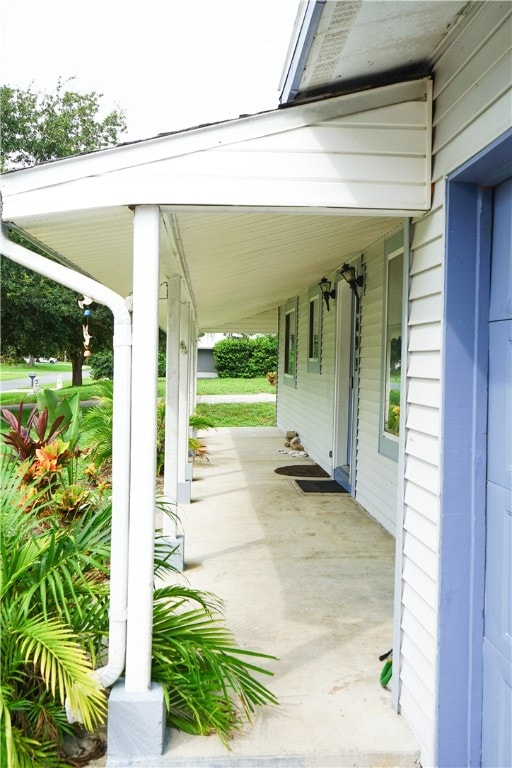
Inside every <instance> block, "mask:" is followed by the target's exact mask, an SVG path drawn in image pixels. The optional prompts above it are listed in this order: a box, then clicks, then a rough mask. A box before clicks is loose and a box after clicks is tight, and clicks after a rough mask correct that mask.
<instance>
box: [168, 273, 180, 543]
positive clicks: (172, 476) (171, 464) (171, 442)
mask: <svg viewBox="0 0 512 768" xmlns="http://www.w3.org/2000/svg"><path fill="white" fill-rule="evenodd" d="M180 325H181V277H179V276H178V275H175V276H173V277H171V278H170V279H169V281H168V289H167V344H166V372H165V471H164V494H165V496H166V498H168V499H169V500H171V501H173V502H177V500H178V460H179V459H178V430H179V424H178V414H179V406H180V402H179V375H180V339H181V336H180ZM169 522H170V521H169V520H168V519H167V520H164V532H165V533H166V534H170V535H174V534H175V530H174V527H171V526H169Z"/></svg>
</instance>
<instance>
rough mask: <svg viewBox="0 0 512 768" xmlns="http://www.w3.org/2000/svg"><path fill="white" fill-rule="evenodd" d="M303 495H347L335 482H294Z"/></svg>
mask: <svg viewBox="0 0 512 768" xmlns="http://www.w3.org/2000/svg"><path fill="white" fill-rule="evenodd" d="M294 482H295V484H296V485H298V486H299V488H300V490H301V491H303V493H348V491H346V490H345V488H342V487H341V485H339V484H338V483H337V482H336V480H294Z"/></svg>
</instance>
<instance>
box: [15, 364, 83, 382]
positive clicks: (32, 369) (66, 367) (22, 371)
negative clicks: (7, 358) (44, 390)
mask: <svg viewBox="0 0 512 768" xmlns="http://www.w3.org/2000/svg"><path fill="white" fill-rule="evenodd" d="M70 370H71V363H53V364H52V363H34V365H27V364H26V363H22V364H20V365H1V366H0V381H11V379H24V378H26V379H27V381H28V380H29V378H28V375H29V373H35V374H39V373H55V374H58V373H61V372H62V371H65V372H67V371H70Z"/></svg>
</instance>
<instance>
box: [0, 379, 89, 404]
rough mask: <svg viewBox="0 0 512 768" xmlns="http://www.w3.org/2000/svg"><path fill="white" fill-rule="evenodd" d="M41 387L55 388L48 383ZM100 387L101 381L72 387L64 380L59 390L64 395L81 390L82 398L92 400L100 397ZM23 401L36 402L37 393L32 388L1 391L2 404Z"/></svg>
mask: <svg viewBox="0 0 512 768" xmlns="http://www.w3.org/2000/svg"><path fill="white" fill-rule="evenodd" d="M41 389H54V387H51V386H50V385H48V384H44V385H43V386H42V387H41ZM100 389H101V385H100V382H92V383H91V384H84V385H83V386H81V387H71V386H69V382H66V381H64V382H63V383H62V389H61V390H59V392H61V393H62V395H66V396H67V397H70V396H71V395H72V394H74V393H75V392H79V393H80V400H81V401H83V400H91V399H92V398H93V397H99V396H100ZM56 391H57V390H56ZM57 394H58V393H57ZM58 396H60V395H58ZM21 401H23V402H24V403H36V402H37V395H35V394H34V393H33V392H32V390H31V389H29V390H27V391H26V392H1V393H0V404H1V405H2V406H4V405H15V404H16V403H20V402H21Z"/></svg>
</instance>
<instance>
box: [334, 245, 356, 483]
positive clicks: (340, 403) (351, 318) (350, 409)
mask: <svg viewBox="0 0 512 768" xmlns="http://www.w3.org/2000/svg"><path fill="white" fill-rule="evenodd" d="M351 264H352V266H354V267H355V269H356V273H357V274H361V270H362V259H361V258H359V259H357V260H356V261H352V262H351ZM336 296H337V301H336V357H335V373H334V384H335V386H334V408H333V417H334V424H333V463H332V467H333V477H334V479H335V480H336V482H337V483H339V485H341V486H342V487H343V488H345V490H347V491H348V492H349V493H351V494H352V495H354V490H355V471H356V435H357V393H358V391H359V351H360V350H359V341H360V333H359V330H360V325H361V301H359V302H357V301H356V300H355V296H354V293H353V291H352V290H351V288H350V286H349V285H348V283H347V282H346V280H344V279H343V278H342V277H341V276H340V275H338V277H337V282H336ZM342 297H343V298H342ZM342 345H343V349H342ZM344 457H345V458H348V460H349V471H348V472H347V471H346V469H345V466H346V465H344V464H342V463H341V462H342V460H343V458H344Z"/></svg>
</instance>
